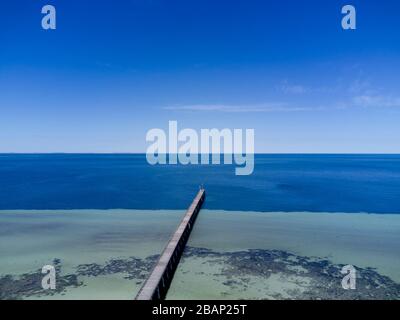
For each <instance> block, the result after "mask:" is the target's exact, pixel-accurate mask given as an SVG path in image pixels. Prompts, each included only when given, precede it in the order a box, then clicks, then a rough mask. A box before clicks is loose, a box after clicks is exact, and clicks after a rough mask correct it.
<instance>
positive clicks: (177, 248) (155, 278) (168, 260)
mask: <svg viewBox="0 0 400 320" xmlns="http://www.w3.org/2000/svg"><path fill="white" fill-rule="evenodd" d="M205 194H206V193H205V190H204V189H203V188H201V189H200V190H199V192H198V193H197V195H196V197H195V198H194V200H193V202H192V204H191V205H190V207H189V209H188V210H187V211H186V214H185V216H184V217H183V219H182V221H181V223H180V224H179V226H178V228H177V229H176V231H175V233H174V234H173V235H172V237H171V239H170V240H169V242H168V244H167V246H166V247H165V249H164V250H163V252H162V253H161V256H160V258H159V259H158V261H157V263H156V265H155V267H154V268H153V270H152V272H151V273H150V275H149V277H148V278H147V280H146V281H145V282H144V284H143V286H142V288H141V289H140V290H139V292H138V294H137V295H136V298H135V299H136V300H163V299H164V298H165V296H166V294H167V291H168V289H169V286H170V284H171V281H172V278H173V276H174V273H175V270H176V268H177V266H178V263H179V260H180V258H181V255H182V252H183V250H184V249H185V245H186V242H187V240H188V238H189V235H190V232H191V231H192V228H193V225H194V222H195V220H196V217H197V214H198V213H199V211H200V208H201V205H202V204H203V202H204V199H205Z"/></svg>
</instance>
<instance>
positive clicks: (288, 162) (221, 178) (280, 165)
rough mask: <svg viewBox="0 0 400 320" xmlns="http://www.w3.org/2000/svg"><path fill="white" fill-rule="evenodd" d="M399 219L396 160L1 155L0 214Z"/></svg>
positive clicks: (365, 157)
mask: <svg viewBox="0 0 400 320" xmlns="http://www.w3.org/2000/svg"><path fill="white" fill-rule="evenodd" d="M200 184H204V186H205V187H206V191H207V200H206V203H205V207H206V208H209V209H226V210H246V211H248V210H256V211H329V212H376V213H400V155H257V156H256V163H255V170H254V173H253V174H252V175H250V176H235V174H234V167H233V166H231V165H214V166H211V165H201V166H200V165H199V166H183V165H164V166H160V165H156V166H151V165H148V164H147V162H146V159H145V156H144V155H79V154H75V155H71V154H70V155H66V154H53V155H13V154H12V155H11V154H0V209H89V208H91V209H97V208H98V209H110V208H133V209H185V208H186V207H187V206H188V205H189V204H190V202H191V200H192V198H193V196H194V195H195V193H196V192H197V190H198V186H199V185H200Z"/></svg>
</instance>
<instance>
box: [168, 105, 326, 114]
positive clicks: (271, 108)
mask: <svg viewBox="0 0 400 320" xmlns="http://www.w3.org/2000/svg"><path fill="white" fill-rule="evenodd" d="M163 109H164V110H174V111H198V112H226V113H247V112H248V113H250V112H301V111H313V110H316V109H320V108H311V107H293V106H288V105H287V104H285V103H269V104H262V105H241V106H239V105H224V104H194V105H184V106H167V107H164V108H163Z"/></svg>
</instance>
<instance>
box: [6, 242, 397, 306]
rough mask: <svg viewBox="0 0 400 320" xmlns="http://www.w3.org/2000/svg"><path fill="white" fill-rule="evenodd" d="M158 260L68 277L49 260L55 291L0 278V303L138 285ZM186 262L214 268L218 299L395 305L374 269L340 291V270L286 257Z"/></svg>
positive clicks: (208, 254) (388, 285) (194, 253)
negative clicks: (122, 282) (111, 281)
mask: <svg viewBox="0 0 400 320" xmlns="http://www.w3.org/2000/svg"><path fill="white" fill-rule="evenodd" d="M158 257H159V256H158V255H152V256H148V257H147V258H144V259H140V258H136V257H128V258H118V259H111V260H108V261H106V262H105V263H104V264H99V263H88V264H80V265H78V266H76V267H75V268H74V269H73V272H71V273H69V274H63V273H62V261H61V260H60V259H54V260H53V265H54V267H55V269H56V271H57V277H56V279H57V282H56V289H55V290H44V289H42V286H41V281H42V279H43V276H44V275H43V274H42V273H41V270H36V271H33V272H29V273H24V274H20V275H10V274H7V275H0V299H2V300H4V299H13V300H15V299H26V298H40V297H45V296H52V295H57V294H59V295H64V294H65V292H66V290H68V289H73V288H77V287H80V286H85V277H101V276H105V275H112V274H121V277H123V278H124V279H127V280H131V281H135V282H136V284H138V285H140V284H142V283H143V282H144V280H145V279H146V277H147V276H148V274H149V272H150V270H151V268H152V267H153V266H154V264H155V262H156V260H157V259H158ZM186 259H188V260H189V259H200V262H201V263H202V264H204V263H205V264H210V265H217V266H218V268H214V269H212V270H214V271H213V272H214V273H213V274H210V281H218V282H220V283H221V284H222V287H223V288H224V290H225V292H221V297H224V296H225V297H227V296H229V292H231V291H236V292H239V295H240V294H241V293H243V298H245V297H248V294H246V291H247V290H253V291H252V292H253V293H252V295H250V296H251V297H252V298H257V299H346V300H354V299H400V284H399V283H396V282H395V281H393V280H392V279H390V278H389V277H387V276H385V275H382V274H380V273H379V272H378V271H377V270H375V269H373V268H362V267H359V266H354V267H355V268H356V270H357V279H356V289H355V290H344V289H343V288H342V285H341V280H342V279H343V277H344V275H343V274H342V273H341V269H342V267H343V265H341V264H334V263H332V262H331V261H329V260H327V259H322V258H316V257H305V256H298V255H295V254H292V253H289V252H286V251H280V250H262V249H254V250H253V249H252V250H243V251H236V252H217V251H213V250H210V249H205V248H194V247H187V248H186V249H185V251H184V253H183V256H182V261H181V263H182V264H181V266H182V268H183V270H184V269H185V260H186ZM205 269H207V268H205ZM215 270H218V271H215ZM203 271H204V270H203V269H202V268H201V265H199V267H198V268H197V269H196V270H190V269H189V270H186V271H184V273H189V275H190V276H191V277H192V278H193V279H194V281H196V273H204V272H203ZM177 272H179V271H177ZM271 284H273V285H271ZM255 285H256V286H257V288H256V289H257V290H255V288H254V286H255ZM254 292H256V293H254ZM205 294H207V293H205Z"/></svg>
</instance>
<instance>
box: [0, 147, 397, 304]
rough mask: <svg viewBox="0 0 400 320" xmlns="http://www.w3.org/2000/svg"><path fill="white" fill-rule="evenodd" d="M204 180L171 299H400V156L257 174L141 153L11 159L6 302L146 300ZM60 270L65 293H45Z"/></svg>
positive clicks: (314, 162) (2, 196) (3, 276)
mask: <svg viewBox="0 0 400 320" xmlns="http://www.w3.org/2000/svg"><path fill="white" fill-rule="evenodd" d="M200 185H204V187H205V188H206V193H207V195H206V201H205V203H204V206H203V209H202V210H201V211H200V213H199V216H198V218H197V221H196V224H195V226H194V229H193V232H192V234H191V236H190V238H189V241H188V243H187V247H186V249H185V251H184V254H183V256H182V259H181V262H180V264H179V266H178V268H177V270H176V273H175V276H174V279H173V281H172V284H171V287H170V290H169V292H168V295H167V298H168V299H246V298H247V299H400V214H399V213H400V156H399V155H277V154H276V155H256V157H255V170H254V173H253V174H252V175H250V176H235V173H234V166H233V165H199V166H183V165H156V166H151V165H149V164H147V162H146V159H145V155H140V154H138V155H125V154H121V155H119V154H118V155H116V154H113V155H111V154H106V155H97V154H96V155H89V154H87V155H86V154H85V155H83V154H49V155H42V154H25V155H22V154H21V155H20V154H18V155H17V154H2V155H0V299H133V298H134V297H135V295H136V293H137V292H138V290H139V288H140V286H141V285H142V284H143V282H144V280H145V279H146V277H147V275H148V274H149V272H150V270H151V268H152V267H153V266H154V263H155V261H156V260H157V258H158V256H159V254H160V253H161V251H162V249H163V248H164V246H165V245H166V242H167V241H168V239H169V237H170V236H171V234H172V233H173V232H174V230H175V229H176V227H177V225H178V224H179V221H180V219H181V218H182V216H183V214H184V212H185V209H186V208H187V207H188V206H189V204H190V203H191V201H192V199H193V197H194V196H195V194H196V192H197V190H198V188H199V186H200ZM49 264H50V265H53V266H54V267H55V269H56V274H57V287H56V289H55V290H45V289H43V288H42V287H41V279H42V277H43V274H42V273H41V268H42V267H43V266H44V265H49ZM345 265H351V266H353V267H354V268H355V270H356V274H357V289H356V290H345V289H343V288H342V284H341V281H342V278H343V274H342V272H341V270H342V268H343V266H345Z"/></svg>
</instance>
